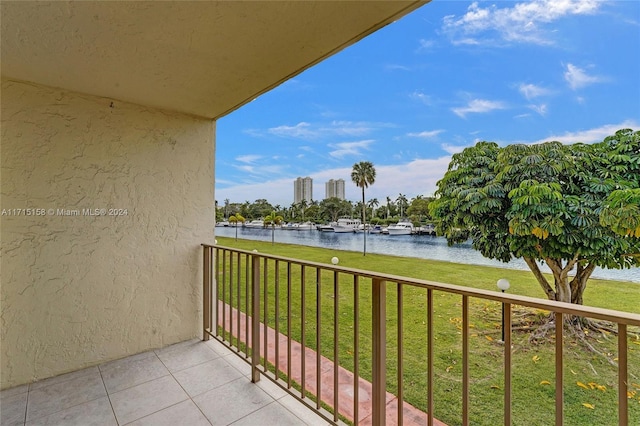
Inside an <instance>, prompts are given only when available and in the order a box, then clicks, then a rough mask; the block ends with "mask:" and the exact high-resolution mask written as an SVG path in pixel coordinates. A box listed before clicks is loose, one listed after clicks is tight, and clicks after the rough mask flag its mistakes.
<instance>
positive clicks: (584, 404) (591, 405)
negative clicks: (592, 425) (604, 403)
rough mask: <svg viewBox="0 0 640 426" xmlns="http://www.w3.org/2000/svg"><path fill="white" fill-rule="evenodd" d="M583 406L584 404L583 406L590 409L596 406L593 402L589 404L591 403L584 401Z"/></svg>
mask: <svg viewBox="0 0 640 426" xmlns="http://www.w3.org/2000/svg"><path fill="white" fill-rule="evenodd" d="M582 406H583V407H587V408H588V409H590V410H593V409H594V408H596V407H595V406H594V405H593V404H589V403H587V402H583V403H582Z"/></svg>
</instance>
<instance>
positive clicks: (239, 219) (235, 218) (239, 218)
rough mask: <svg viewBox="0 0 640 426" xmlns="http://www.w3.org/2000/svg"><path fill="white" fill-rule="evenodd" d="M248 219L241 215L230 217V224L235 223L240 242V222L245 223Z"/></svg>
mask: <svg viewBox="0 0 640 426" xmlns="http://www.w3.org/2000/svg"><path fill="white" fill-rule="evenodd" d="M245 220H246V219H245V218H244V217H242V215H241V214H240V213H236V214H234V215H231V216H229V223H235V228H236V241H237V240H238V222H242V223H244V221H245Z"/></svg>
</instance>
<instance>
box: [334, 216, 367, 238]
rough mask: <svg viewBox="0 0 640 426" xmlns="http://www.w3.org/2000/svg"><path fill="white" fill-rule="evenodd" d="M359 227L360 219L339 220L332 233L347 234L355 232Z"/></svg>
mask: <svg viewBox="0 0 640 426" xmlns="http://www.w3.org/2000/svg"><path fill="white" fill-rule="evenodd" d="M359 227H360V219H347V218H340V219H338V221H337V222H335V225H334V226H333V232H337V233H339V234H344V233H347V232H357V231H358V228H359Z"/></svg>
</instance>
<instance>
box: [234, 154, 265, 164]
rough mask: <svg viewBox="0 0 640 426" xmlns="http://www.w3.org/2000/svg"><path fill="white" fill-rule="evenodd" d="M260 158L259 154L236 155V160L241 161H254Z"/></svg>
mask: <svg viewBox="0 0 640 426" xmlns="http://www.w3.org/2000/svg"><path fill="white" fill-rule="evenodd" d="M261 158H262V156H261V155H241V156H239V157H236V161H239V162H241V163H255V162H256V161H258V160H259V159H261Z"/></svg>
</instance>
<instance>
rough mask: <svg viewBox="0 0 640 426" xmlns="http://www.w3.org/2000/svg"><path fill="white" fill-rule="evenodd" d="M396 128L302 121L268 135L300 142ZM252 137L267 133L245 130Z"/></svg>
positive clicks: (359, 123) (357, 122) (376, 124)
mask: <svg viewBox="0 0 640 426" xmlns="http://www.w3.org/2000/svg"><path fill="white" fill-rule="evenodd" d="M389 127H395V125H394V124H392V123H381V122H368V121H347V120H334V121H331V122H329V123H308V122H305V121H302V122H300V123H298V124H296V125H294V126H290V125H281V126H277V127H271V128H269V129H267V130H266V133H268V134H271V135H274V136H278V137H285V138H290V139H298V140H300V139H301V140H306V141H312V140H318V139H323V138H331V137H335V136H349V137H353V136H364V135H367V134H369V133H371V132H373V131H375V130H377V129H380V128H389ZM245 133H249V134H251V135H252V136H262V135H263V134H264V133H265V132H264V131H260V130H257V129H251V130H245Z"/></svg>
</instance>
